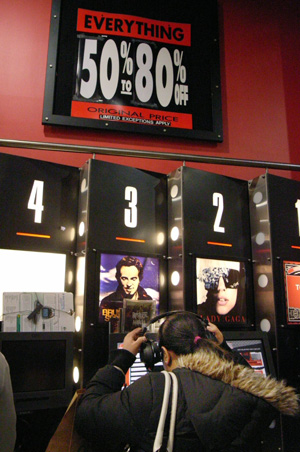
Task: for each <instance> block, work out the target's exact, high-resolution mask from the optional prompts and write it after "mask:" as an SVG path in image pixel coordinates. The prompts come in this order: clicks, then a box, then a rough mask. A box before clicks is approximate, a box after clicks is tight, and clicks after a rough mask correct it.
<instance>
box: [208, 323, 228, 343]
mask: <svg viewBox="0 0 300 452" xmlns="http://www.w3.org/2000/svg"><path fill="white" fill-rule="evenodd" d="M207 329H208V331H210V332H211V333H213V334H214V335H215V337H216V339H217V341H218V344H219V345H221V344H222V342H223V341H224V336H223V334H222V333H221V331H220V330H219V328H218V327H217V326H216V325H215V324H214V323H210V322H208V325H207Z"/></svg>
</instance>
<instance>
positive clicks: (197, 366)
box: [76, 350, 298, 452]
mask: <svg viewBox="0 0 300 452" xmlns="http://www.w3.org/2000/svg"><path fill="white" fill-rule="evenodd" d="M134 359H135V357H134V356H133V355H132V354H131V353H129V352H128V351H126V350H121V351H119V352H117V353H116V355H115V357H114V359H113V361H112V364H109V365H107V366H105V367H104V368H102V369H99V370H98V372H97V373H96V375H95V376H94V377H93V379H92V380H91V382H90V383H89V384H88V386H87V389H86V392H85V394H84V396H83V397H82V399H81V403H80V406H79V408H78V411H77V416H76V428H77V431H78V432H79V433H80V434H81V435H82V436H84V437H85V438H87V439H88V440H89V441H91V442H92V443H94V444H96V445H97V447H96V448H95V450H97V451H105V452H107V451H114V452H117V451H118V450H122V447H123V446H124V445H125V444H127V443H129V444H130V445H131V451H138V452H142V451H145V452H152V447H153V441H154V438H155V433H156V429H157V424H158V420H159V415H160V410H161V405H162V398H163V391H164V376H163V374H161V373H150V374H147V375H145V376H144V377H142V378H140V379H139V380H137V381H136V382H135V383H133V384H132V385H130V386H129V387H127V388H126V389H124V390H121V387H122V385H123V384H124V374H123V372H122V371H121V370H120V369H122V370H123V371H124V372H126V371H127V369H128V368H129V367H130V366H131V365H132V363H133V362H134ZM178 364H179V367H178V368H177V369H175V370H174V373H175V374H176V376H177V378H178V383H179V395H178V408H177V416H176V432H175V446H174V450H175V451H176V452H189V451H190V452H192V451H193V452H194V451H197V452H204V451H210V452H217V451H220V452H221V451H222V452H245V451H251V452H254V451H255V450H256V446H255V444H254V443H255V441H256V440H258V439H259V434H260V432H261V431H263V430H264V429H266V428H268V426H269V425H270V423H271V422H272V420H273V419H274V418H276V417H277V415H278V412H281V413H283V414H287V415H293V414H295V413H296V412H297V410H298V399H297V395H296V394H295V391H294V389H293V388H290V387H287V386H286V385H285V384H284V383H283V382H278V381H276V380H275V379H273V378H270V377H268V378H264V377H263V376H262V375H261V374H258V373H255V372H254V371H253V370H252V369H249V368H247V367H244V366H242V365H239V364H235V363H231V362H228V361H226V360H221V359H220V358H219V357H218V356H217V355H214V353H207V352H203V351H200V352H196V353H194V354H192V355H185V356H181V357H180V358H179V362H178ZM115 366H116V367H115Z"/></svg>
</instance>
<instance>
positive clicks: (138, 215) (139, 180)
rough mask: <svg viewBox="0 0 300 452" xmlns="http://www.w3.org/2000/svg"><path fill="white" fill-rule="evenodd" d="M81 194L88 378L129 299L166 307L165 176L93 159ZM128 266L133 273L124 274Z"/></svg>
mask: <svg viewBox="0 0 300 452" xmlns="http://www.w3.org/2000/svg"><path fill="white" fill-rule="evenodd" d="M81 198H82V200H81V203H80V206H81V207H80V211H79V213H78V222H79V229H80V224H81V228H82V231H84V228H85V227H86V231H85V232H83V234H82V237H79V241H78V244H79V248H78V258H80V256H83V255H84V258H85V275H86V279H85V291H84V301H83V303H84V331H83V335H84V338H83V341H84V351H83V358H82V362H83V366H82V368H83V374H84V375H83V380H84V382H85V381H86V380H87V379H88V378H90V377H91V376H92V374H93V372H95V371H96V370H97V368H98V367H99V365H101V364H105V362H106V361H107V351H108V331H109V325H110V326H111V325H112V322H110V320H111V317H116V316H117V315H118V312H119V311H118V310H119V309H120V308H122V307H123V306H124V299H129V301H130V300H136V301H138V300H139V301H143V300H146V301H147V300H152V301H153V306H154V310H155V311H156V312H157V313H159V312H164V311H165V310H166V305H167V277H166V262H167V260H166V254H167V237H166V230H167V205H166V199H167V197H166V176H163V175H159V174H153V173H149V172H146V171H141V170H138V169H135V168H131V167H126V166H122V165H114V164H110V163H106V162H101V161H96V160H89V161H88V162H87V164H86V165H85V167H84V168H83V170H82V175H81ZM84 225H85V226H84ZM124 262H125V263H124ZM123 263H124V264H123ZM118 264H119V266H120V265H121V270H122V271H121V274H120V272H119V273H117V270H116V269H117V268H118ZM125 267H126V268H129V271H130V272H132V273H130V274H127V273H126V275H125V274H123V273H122V272H123V271H124V268H125ZM134 272H135V273H136V274H133V273H134Z"/></svg>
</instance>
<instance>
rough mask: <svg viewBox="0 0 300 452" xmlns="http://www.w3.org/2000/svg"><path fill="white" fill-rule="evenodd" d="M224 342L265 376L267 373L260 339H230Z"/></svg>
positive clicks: (267, 369)
mask: <svg viewBox="0 0 300 452" xmlns="http://www.w3.org/2000/svg"><path fill="white" fill-rule="evenodd" d="M226 342H227V345H228V346H229V347H230V348H231V349H232V350H235V351H236V352H238V353H240V355H242V357H243V358H244V359H245V360H246V361H247V362H248V363H249V364H250V366H251V367H252V369H254V370H255V372H259V373H261V374H263V375H265V376H266V375H268V374H269V368H268V364H267V362H266V358H265V354H264V347H263V343H262V341H261V340H260V339H253V340H251V339H249V340H232V341H226Z"/></svg>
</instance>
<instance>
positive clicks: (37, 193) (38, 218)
mask: <svg viewBox="0 0 300 452" xmlns="http://www.w3.org/2000/svg"><path fill="white" fill-rule="evenodd" d="M43 192H44V181H41V180H35V181H34V182H33V186H32V190H31V193H30V197H29V201H28V206H27V207H28V209H32V210H34V211H35V214H34V222H35V223H41V222H42V212H43V210H44V206H43Z"/></svg>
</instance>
